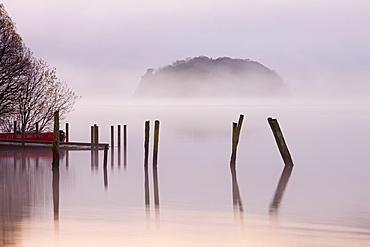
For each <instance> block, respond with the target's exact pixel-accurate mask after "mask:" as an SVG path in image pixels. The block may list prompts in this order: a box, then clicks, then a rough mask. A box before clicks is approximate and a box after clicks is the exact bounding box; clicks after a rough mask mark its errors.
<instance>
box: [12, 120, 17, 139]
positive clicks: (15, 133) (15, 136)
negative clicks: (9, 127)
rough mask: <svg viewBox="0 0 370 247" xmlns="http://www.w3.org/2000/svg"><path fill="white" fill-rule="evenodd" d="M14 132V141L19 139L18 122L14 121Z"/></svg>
mask: <svg viewBox="0 0 370 247" xmlns="http://www.w3.org/2000/svg"><path fill="white" fill-rule="evenodd" d="M13 130H14V133H13V139H17V121H14V125H13Z"/></svg>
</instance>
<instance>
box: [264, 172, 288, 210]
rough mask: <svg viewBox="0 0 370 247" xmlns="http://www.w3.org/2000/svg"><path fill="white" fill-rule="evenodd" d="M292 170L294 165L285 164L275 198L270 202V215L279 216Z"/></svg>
mask: <svg viewBox="0 0 370 247" xmlns="http://www.w3.org/2000/svg"><path fill="white" fill-rule="evenodd" d="M292 171H293V166H285V167H284V169H283V172H282V173H281V176H280V180H279V183H278V185H277V187H276V191H275V195H274V198H273V199H272V202H271V204H270V209H269V213H270V216H275V217H277V213H278V211H279V207H280V204H281V200H282V198H283V195H284V192H285V188H286V186H287V184H288V181H289V178H290V175H291V174H292Z"/></svg>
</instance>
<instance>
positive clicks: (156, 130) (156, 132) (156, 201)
mask: <svg viewBox="0 0 370 247" xmlns="http://www.w3.org/2000/svg"><path fill="white" fill-rule="evenodd" d="M158 142H159V121H158V120H156V121H155V123H154V144H153V182H154V204H155V205H156V206H159V187H158V172H157V161H158Z"/></svg>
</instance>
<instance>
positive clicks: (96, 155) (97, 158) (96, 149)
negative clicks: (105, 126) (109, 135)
mask: <svg viewBox="0 0 370 247" xmlns="http://www.w3.org/2000/svg"><path fill="white" fill-rule="evenodd" d="M94 127H95V134H94V137H95V140H94V141H95V151H94V155H95V157H94V160H95V166H96V167H98V166H99V126H98V125H97V124H94Z"/></svg>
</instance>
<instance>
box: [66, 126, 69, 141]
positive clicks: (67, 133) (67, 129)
mask: <svg viewBox="0 0 370 247" xmlns="http://www.w3.org/2000/svg"><path fill="white" fill-rule="evenodd" d="M66 142H69V123H66Z"/></svg>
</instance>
